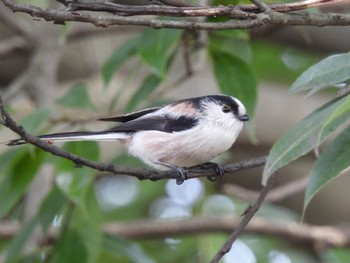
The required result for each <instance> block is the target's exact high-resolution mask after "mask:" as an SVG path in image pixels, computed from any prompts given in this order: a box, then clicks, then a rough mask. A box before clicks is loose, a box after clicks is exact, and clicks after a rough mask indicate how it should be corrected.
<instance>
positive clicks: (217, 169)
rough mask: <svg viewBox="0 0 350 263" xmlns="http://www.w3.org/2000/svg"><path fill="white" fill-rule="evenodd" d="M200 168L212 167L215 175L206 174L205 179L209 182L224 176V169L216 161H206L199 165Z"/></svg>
mask: <svg viewBox="0 0 350 263" xmlns="http://www.w3.org/2000/svg"><path fill="white" fill-rule="evenodd" d="M199 167H200V168H201V169H214V171H215V173H216V174H215V175H208V176H207V179H208V180H209V181H211V182H215V181H218V180H221V179H222V178H223V177H224V174H225V172H224V170H223V169H222V168H221V167H220V166H219V165H218V164H216V163H212V162H207V163H202V164H200V165H199Z"/></svg>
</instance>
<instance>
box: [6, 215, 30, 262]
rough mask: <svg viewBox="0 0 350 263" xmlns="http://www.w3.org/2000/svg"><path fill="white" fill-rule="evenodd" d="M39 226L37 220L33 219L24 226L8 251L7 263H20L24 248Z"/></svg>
mask: <svg viewBox="0 0 350 263" xmlns="http://www.w3.org/2000/svg"><path fill="white" fill-rule="evenodd" d="M36 225H37V218H36V217H35V218H33V219H32V220H30V221H29V222H28V223H27V224H26V225H24V226H23V227H22V228H21V230H20V231H19V233H18V234H17V235H16V236H15V237H14V239H13V240H12V241H11V243H10V246H9V248H8V250H7V257H6V263H12V262H18V258H19V256H20V255H21V253H20V252H21V251H22V248H23V246H24V245H25V244H26V242H27V240H28V238H29V237H30V235H31V233H32V232H33V230H34V228H35V226H36Z"/></svg>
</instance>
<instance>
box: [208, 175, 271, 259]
mask: <svg viewBox="0 0 350 263" xmlns="http://www.w3.org/2000/svg"><path fill="white" fill-rule="evenodd" d="M276 177H277V172H275V173H274V174H272V175H271V176H270V178H269V179H268V181H267V183H266V185H265V186H264V187H263V188H262V190H261V192H260V194H259V196H258V198H257V199H256V200H255V202H254V203H253V204H251V205H250V206H249V207H248V208H247V209H246V211H244V215H243V218H242V220H241V221H240V222H239V224H238V225H237V227H236V228H235V230H234V231H233V232H232V234H231V235H230V237H229V238H228V240H227V241H226V242H225V244H224V245H223V246H222V247H221V248H220V249H219V251H218V252H217V253H216V254H215V256H214V257H213V259H212V260H211V261H210V263H217V262H219V261H220V259H221V258H222V257H223V256H224V255H225V254H226V253H227V252H229V251H230V250H231V247H232V244H233V242H235V240H236V239H237V238H238V236H239V235H240V234H241V233H242V232H243V230H244V229H245V227H246V226H247V225H248V223H249V222H250V220H251V219H252V218H253V216H254V215H255V213H256V212H257V211H258V210H259V208H260V206H261V205H262V203H263V202H264V200H265V197H266V195H267V194H268V192H269V191H270V189H271V187H272V185H273V183H274V181H275V179H276Z"/></svg>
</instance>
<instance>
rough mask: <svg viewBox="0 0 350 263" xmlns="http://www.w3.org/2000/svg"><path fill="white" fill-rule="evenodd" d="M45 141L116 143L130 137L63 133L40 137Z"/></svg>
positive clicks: (10, 143) (125, 134) (116, 134)
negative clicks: (115, 141)
mask: <svg viewBox="0 0 350 263" xmlns="http://www.w3.org/2000/svg"><path fill="white" fill-rule="evenodd" d="M38 137H39V138H40V139H41V140H43V141H48V142H50V143H51V142H52V143H53V142H70V141H114V140H120V139H127V138H129V137H130V135H129V134H127V133H125V132H123V133H122V132H111V131H102V132H63V133H52V134H45V135H40V136H38ZM26 143H27V142H26V141H25V140H23V139H15V140H11V141H9V142H8V143H7V145H8V146H15V145H21V144H26Z"/></svg>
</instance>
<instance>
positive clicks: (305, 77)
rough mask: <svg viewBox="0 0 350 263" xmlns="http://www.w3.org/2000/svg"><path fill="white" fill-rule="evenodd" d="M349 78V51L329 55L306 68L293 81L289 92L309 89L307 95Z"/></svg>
mask: <svg viewBox="0 0 350 263" xmlns="http://www.w3.org/2000/svg"><path fill="white" fill-rule="evenodd" d="M349 79H350V52H349V53H344V54H338V55H333V56H330V57H328V58H326V59H324V60H322V61H320V62H319V63H317V64H315V65H313V66H312V67H310V68H309V69H308V70H306V71H305V72H304V73H303V74H301V76H300V77H299V78H298V79H297V80H296V81H295V82H294V83H293V85H292V87H291V88H290V91H291V92H299V91H303V90H310V91H309V93H308V96H311V95H312V94H314V93H316V92H318V91H320V90H322V89H324V88H327V87H329V86H330V85H334V84H338V83H342V82H344V81H347V80H349Z"/></svg>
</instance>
